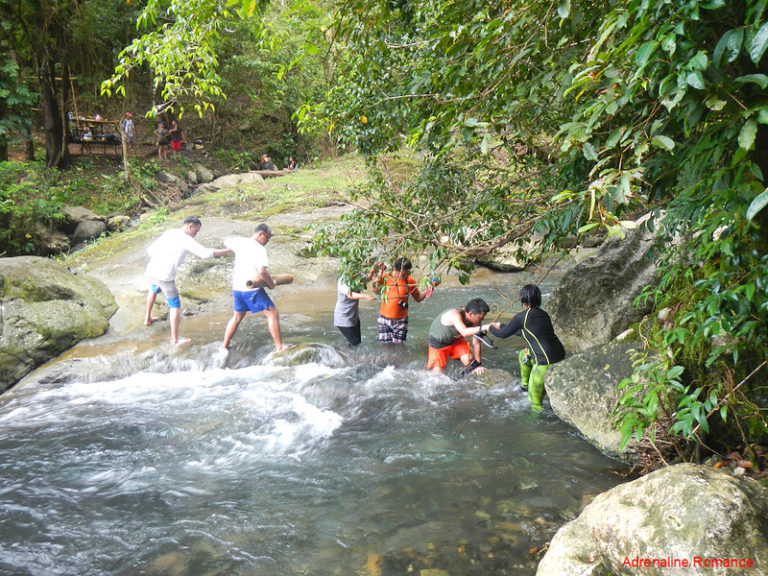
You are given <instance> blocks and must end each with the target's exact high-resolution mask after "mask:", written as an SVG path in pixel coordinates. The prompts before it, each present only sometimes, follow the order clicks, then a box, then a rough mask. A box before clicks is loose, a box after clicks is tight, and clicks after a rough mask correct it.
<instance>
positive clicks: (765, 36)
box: [749, 22, 768, 64]
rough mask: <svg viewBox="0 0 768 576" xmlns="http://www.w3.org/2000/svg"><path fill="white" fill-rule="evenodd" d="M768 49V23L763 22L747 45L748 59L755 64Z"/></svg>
mask: <svg viewBox="0 0 768 576" xmlns="http://www.w3.org/2000/svg"><path fill="white" fill-rule="evenodd" d="M766 48H768V22H764V23H763V25H762V26H760V29H759V30H758V31H757V34H755V37H754V38H752V42H751V43H750V45H749V57H750V59H751V60H752V62H754V63H755V64H757V63H758V62H759V61H760V59H761V58H762V57H763V54H764V53H765V49H766Z"/></svg>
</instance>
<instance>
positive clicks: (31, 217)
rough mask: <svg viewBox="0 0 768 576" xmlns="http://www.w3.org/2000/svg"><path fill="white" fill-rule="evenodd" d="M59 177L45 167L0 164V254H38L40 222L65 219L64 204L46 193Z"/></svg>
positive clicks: (12, 163)
mask: <svg viewBox="0 0 768 576" xmlns="http://www.w3.org/2000/svg"><path fill="white" fill-rule="evenodd" d="M55 179H56V174H55V173H53V172H52V171H51V170H50V169H46V168H45V167H44V166H42V165H39V164H38V165H35V166H34V169H33V170H31V171H29V169H28V166H26V165H24V164H19V163H16V162H0V255H4V256H16V255H19V254H33V253H36V252H37V246H36V230H37V229H38V222H43V223H51V222H53V221H55V220H57V219H59V218H61V217H62V215H61V212H60V210H61V204H60V202H58V201H57V200H55V199H53V198H50V197H49V196H48V195H47V194H46V193H45V192H43V190H45V189H46V188H47V186H48V185H49V184H50V183H51V182H52V181H55Z"/></svg>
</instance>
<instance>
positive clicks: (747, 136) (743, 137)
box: [739, 118, 757, 150]
mask: <svg viewBox="0 0 768 576" xmlns="http://www.w3.org/2000/svg"><path fill="white" fill-rule="evenodd" d="M756 135H757V121H756V120H755V119H754V118H750V119H749V120H747V121H746V122H745V123H744V126H742V127H741V130H740V131H739V147H740V148H742V149H744V150H751V149H752V146H753V144H754V143H755V136H756Z"/></svg>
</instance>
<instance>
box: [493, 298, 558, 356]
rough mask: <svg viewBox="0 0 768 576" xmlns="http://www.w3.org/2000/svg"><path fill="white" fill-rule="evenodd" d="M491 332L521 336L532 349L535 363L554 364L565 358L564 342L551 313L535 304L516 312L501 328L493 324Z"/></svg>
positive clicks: (501, 336)
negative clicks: (555, 326) (556, 330)
mask: <svg viewBox="0 0 768 576" xmlns="http://www.w3.org/2000/svg"><path fill="white" fill-rule="evenodd" d="M491 334H493V335H494V336H498V337H499V338H508V337H510V336H520V337H521V338H522V339H523V340H525V343H526V345H527V347H528V349H529V350H530V351H531V354H532V355H533V357H534V359H535V364H554V363H555V362H560V360H562V359H563V358H565V348H563V343H562V342H560V339H559V338H558V337H557V334H555V329H554V328H553V326H552V321H551V320H550V319H549V314H547V313H546V312H544V310H542V309H541V308H538V307H536V306H533V307H531V308H529V309H528V310H523V311H522V312H520V313H518V314H516V315H515V316H514V317H513V318H512V320H510V321H509V322H507V323H506V324H502V326H501V329H498V330H497V329H496V328H494V327H493V326H491Z"/></svg>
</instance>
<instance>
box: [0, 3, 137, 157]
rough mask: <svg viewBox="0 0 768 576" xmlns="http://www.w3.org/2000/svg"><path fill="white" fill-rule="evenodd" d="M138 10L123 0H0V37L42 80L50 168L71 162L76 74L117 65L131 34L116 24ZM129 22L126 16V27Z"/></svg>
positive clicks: (39, 85) (28, 70) (18, 60)
mask: <svg viewBox="0 0 768 576" xmlns="http://www.w3.org/2000/svg"><path fill="white" fill-rule="evenodd" d="M133 11H135V8H132V7H130V6H126V5H125V3H124V2H120V1H119V0H107V1H106V2H104V1H98V0H25V1H24V2H17V1H15V0H0V17H2V22H3V25H2V27H0V34H1V35H2V36H0V42H1V43H2V45H3V46H4V47H7V48H8V49H9V51H12V52H13V53H14V54H16V59H15V60H16V63H17V64H18V65H19V67H20V69H21V72H22V74H26V75H31V76H34V77H35V78H36V79H37V90H38V95H39V100H40V105H41V113H42V123H43V128H44V131H45V151H46V164H47V165H48V166H49V167H54V166H55V167H58V168H66V167H67V166H68V165H69V163H70V158H69V150H68V148H67V138H68V134H67V112H68V106H69V102H70V97H71V90H72V86H73V81H72V80H73V75H77V74H78V73H79V72H80V71H81V70H82V71H84V72H93V71H94V69H95V68H97V67H98V66H99V63H101V65H102V66H104V65H106V67H105V68H102V72H103V74H105V75H106V73H107V71H108V70H109V68H111V67H112V65H113V61H112V47H113V46H115V45H116V44H117V43H120V44H124V43H125V42H126V41H127V38H128V37H129V36H128V35H127V34H114V31H115V26H113V24H115V23H116V22H120V21H121V20H120V17H121V16H125V15H127V14H130V13H132V12H133ZM129 21H130V19H126V18H123V19H122V22H123V26H125V24H126V23H127V22H129ZM110 34H113V36H110ZM2 98H3V96H2V95H1V94H0V100H1V99H2Z"/></svg>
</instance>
